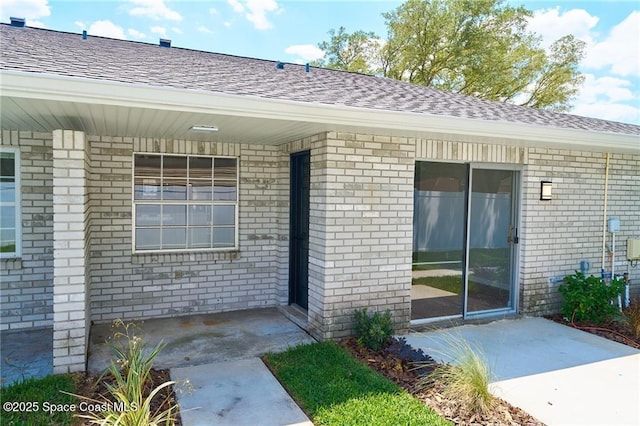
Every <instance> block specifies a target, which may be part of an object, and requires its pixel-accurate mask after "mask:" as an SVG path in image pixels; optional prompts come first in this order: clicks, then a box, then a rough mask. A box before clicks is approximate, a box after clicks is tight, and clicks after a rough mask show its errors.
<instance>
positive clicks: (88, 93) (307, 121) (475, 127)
mask: <svg viewBox="0 0 640 426" xmlns="http://www.w3.org/2000/svg"><path fill="white" fill-rule="evenodd" d="M0 93H1V98H2V99H1V105H0V106H1V117H0V118H1V122H2V128H4V129H11V130H28V131H41V132H50V131H52V130H54V129H59V128H63V129H70V130H81V131H84V132H86V133H87V134H89V135H108V136H131V137H154V138H173V139H192V140H210V141H225V142H238V143H260V144H272V145H278V144H281V143H286V142H290V141H293V140H296V139H299V138H302V137H306V136H310V135H313V134H317V133H320V132H323V131H331V130H336V131H349V132H365V133H375V134H382V135H391V136H406V137H433V135H434V134H441V135H455V136H457V139H460V140H461V139H464V138H465V137H468V138H469V140H472V141H475V140H478V139H483V140H485V141H486V140H492V139H496V140H497V141H499V142H498V143H512V144H515V145H525V146H540V147H555V148H569V149H588V150H595V151H612V152H613V151H615V152H633V153H638V152H639V151H640V137H638V136H636V135H624V134H617V133H599V132H593V131H587V130H575V129H565V128H557V127H547V126H539V125H528V124H520V123H512V122H501V121H489V120H477V119H469V118H462V117H450V116H440V115H434V114H423V113H407V112H395V111H387V110H375V109H365V108H356V107H349V106H341V105H328V104H314V103H306V102H294V101H284V100H279V99H270V98H261V97H257V96H249V95H246V96H239V95H230V94H225V93H213V92H206V91H197V90H187V89H184V90H181V89H175V88H166V87H155V86H147V85H141V84H129V83H120V82H114V81H104V80H96V79H88V78H77V77H66V76H60V75H50V74H36V73H25V72H16V71H0ZM193 125H210V126H216V127H218V128H219V129H220V131H219V132H216V133H215V134H208V133H207V134H205V133H196V132H192V131H191V130H190V128H191V126H193Z"/></svg>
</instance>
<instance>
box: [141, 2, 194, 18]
mask: <svg viewBox="0 0 640 426" xmlns="http://www.w3.org/2000/svg"><path fill="white" fill-rule="evenodd" d="M129 1H130V2H131V3H132V4H133V5H134V6H135V7H133V8H132V9H130V10H129V14H130V15H133V16H146V17H147V18H151V19H154V20H156V21H159V20H162V19H166V20H169V21H182V15H180V14H179V13H178V12H176V11H175V10H173V9H170V8H169V7H167V5H166V4H164V0H129Z"/></svg>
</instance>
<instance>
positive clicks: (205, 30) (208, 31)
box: [198, 25, 213, 34]
mask: <svg viewBox="0 0 640 426" xmlns="http://www.w3.org/2000/svg"><path fill="white" fill-rule="evenodd" d="M198 31H200V32H201V33H204V34H213V30H211V29H209V28H207V27H205V26H204V25H201V26H199V27H198Z"/></svg>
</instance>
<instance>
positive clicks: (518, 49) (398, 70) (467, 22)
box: [319, 0, 584, 111]
mask: <svg viewBox="0 0 640 426" xmlns="http://www.w3.org/2000/svg"><path fill="white" fill-rule="evenodd" d="M383 16H384V18H385V24H386V26H387V40H386V42H383V41H382V40H381V39H380V38H379V37H378V36H377V35H375V34H373V33H365V32H362V31H356V32H355V33H353V34H348V33H346V32H345V30H344V28H342V27H341V28H340V30H339V31H338V33H337V34H336V33H335V32H333V31H330V32H329V34H330V36H331V38H330V40H329V41H328V42H327V41H325V42H322V43H320V44H319V46H320V48H321V49H323V50H324V51H325V52H326V56H325V58H326V59H325V60H324V63H323V64H321V65H326V66H327V67H329V68H335V69H343V70H349V71H357V72H364V73H373V74H378V75H383V76H385V77H390V78H395V79H398V80H405V81H409V82H412V83H415V84H421V85H425V86H430V87H434V88H437V89H442V90H447V91H450V92H455V93H462V94H465V95H471V96H476V97H479V98H484V99H489V100H493V101H501V102H510V103H515V104H519V105H526V106H531V107H535V108H546V109H550V110H555V111H566V110H568V109H569V107H570V101H571V99H572V97H573V96H575V94H576V93H577V91H578V88H579V86H580V84H581V83H582V81H583V77H582V75H581V74H580V73H579V71H578V64H579V63H580V61H581V60H582V57H583V55H584V53H583V51H584V43H583V42H582V41H579V40H577V39H575V37H573V36H571V35H567V36H565V37H562V38H560V39H558V40H556V41H555V42H554V43H553V44H552V45H551V47H550V48H549V49H548V50H546V51H545V49H544V48H543V47H541V41H542V40H541V38H540V37H539V36H537V35H536V34H534V33H532V32H530V31H529V30H528V29H527V20H528V19H529V18H530V17H531V12H530V11H528V10H526V9H525V8H524V7H522V6H520V7H512V6H508V5H506V4H505V3H504V0H407V1H406V2H405V3H403V4H402V5H400V6H398V7H397V8H396V9H394V10H392V11H390V12H387V13H384V14H383ZM365 64H366V65H365Z"/></svg>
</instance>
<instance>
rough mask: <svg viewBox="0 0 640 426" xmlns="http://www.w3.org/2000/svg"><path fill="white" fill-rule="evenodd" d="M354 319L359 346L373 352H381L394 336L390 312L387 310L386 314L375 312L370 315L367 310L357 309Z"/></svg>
mask: <svg viewBox="0 0 640 426" xmlns="http://www.w3.org/2000/svg"><path fill="white" fill-rule="evenodd" d="M354 318H355V334H356V338H357V339H358V344H360V345H362V346H364V347H366V348H369V349H371V350H374V351H379V350H380V349H382V348H383V347H384V346H385V345H387V344H388V343H389V340H390V339H391V336H392V335H393V326H392V325H391V312H390V311H388V310H387V311H385V312H384V313H380V312H374V313H373V314H372V315H369V314H368V313H367V308H363V309H356V310H355V312H354Z"/></svg>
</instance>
